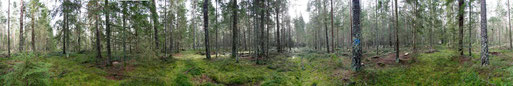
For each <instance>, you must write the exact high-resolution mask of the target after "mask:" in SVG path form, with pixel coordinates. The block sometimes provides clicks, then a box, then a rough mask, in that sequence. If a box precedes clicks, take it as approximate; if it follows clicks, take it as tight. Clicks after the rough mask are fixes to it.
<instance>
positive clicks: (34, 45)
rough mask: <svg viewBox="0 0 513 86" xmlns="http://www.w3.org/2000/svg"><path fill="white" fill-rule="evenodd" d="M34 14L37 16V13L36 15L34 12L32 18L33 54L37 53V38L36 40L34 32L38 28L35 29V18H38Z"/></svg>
mask: <svg viewBox="0 0 513 86" xmlns="http://www.w3.org/2000/svg"><path fill="white" fill-rule="evenodd" d="M34 14H35V13H34V11H33V12H32V18H31V19H32V35H31V36H32V52H35V51H36V39H35V38H36V36H35V34H34V31H35V29H36V28H35V25H36V21H35V17H36V16H34Z"/></svg>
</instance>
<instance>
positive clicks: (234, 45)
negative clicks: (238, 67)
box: [232, 0, 239, 63]
mask: <svg viewBox="0 0 513 86" xmlns="http://www.w3.org/2000/svg"><path fill="white" fill-rule="evenodd" d="M232 5H233V8H232V11H233V25H232V26H233V28H232V31H233V32H232V37H233V39H232V58H235V59H236V62H237V63H238V62H239V57H237V54H238V53H237V43H238V42H237V41H238V39H237V38H238V35H239V34H238V28H237V12H238V10H237V9H238V6H237V0H233V3H232Z"/></svg>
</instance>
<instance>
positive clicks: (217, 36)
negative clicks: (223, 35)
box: [215, 0, 219, 58]
mask: <svg viewBox="0 0 513 86" xmlns="http://www.w3.org/2000/svg"><path fill="white" fill-rule="evenodd" d="M218 2H219V1H218V0H216V7H215V11H216V12H215V14H216V18H215V22H216V23H215V29H216V42H215V43H216V58H217V57H218V56H219V43H218V42H219V41H218V40H219V29H218V28H217V27H218V21H217V19H218V16H217V4H219V3H218Z"/></svg>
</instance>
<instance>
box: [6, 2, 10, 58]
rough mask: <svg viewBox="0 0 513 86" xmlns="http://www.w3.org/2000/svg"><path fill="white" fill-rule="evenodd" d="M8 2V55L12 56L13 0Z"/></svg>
mask: <svg viewBox="0 0 513 86" xmlns="http://www.w3.org/2000/svg"><path fill="white" fill-rule="evenodd" d="M7 3H8V4H7V57H11V0H8V2H7Z"/></svg>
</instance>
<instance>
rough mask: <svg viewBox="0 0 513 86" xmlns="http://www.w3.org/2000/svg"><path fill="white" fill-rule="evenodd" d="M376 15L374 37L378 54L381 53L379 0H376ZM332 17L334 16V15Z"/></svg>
mask: <svg viewBox="0 0 513 86" xmlns="http://www.w3.org/2000/svg"><path fill="white" fill-rule="evenodd" d="M332 10H333V9H332ZM374 17H375V18H376V20H375V21H374V23H375V25H374V28H375V29H374V30H375V31H374V32H375V34H374V37H376V38H374V40H375V41H374V46H375V47H376V55H379V44H378V39H379V38H378V34H379V32H378V30H379V29H378V25H379V24H378V21H379V20H378V19H379V17H378V0H376V10H375V14H374ZM332 18H333V17H332ZM332 24H333V23H332Z"/></svg>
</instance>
